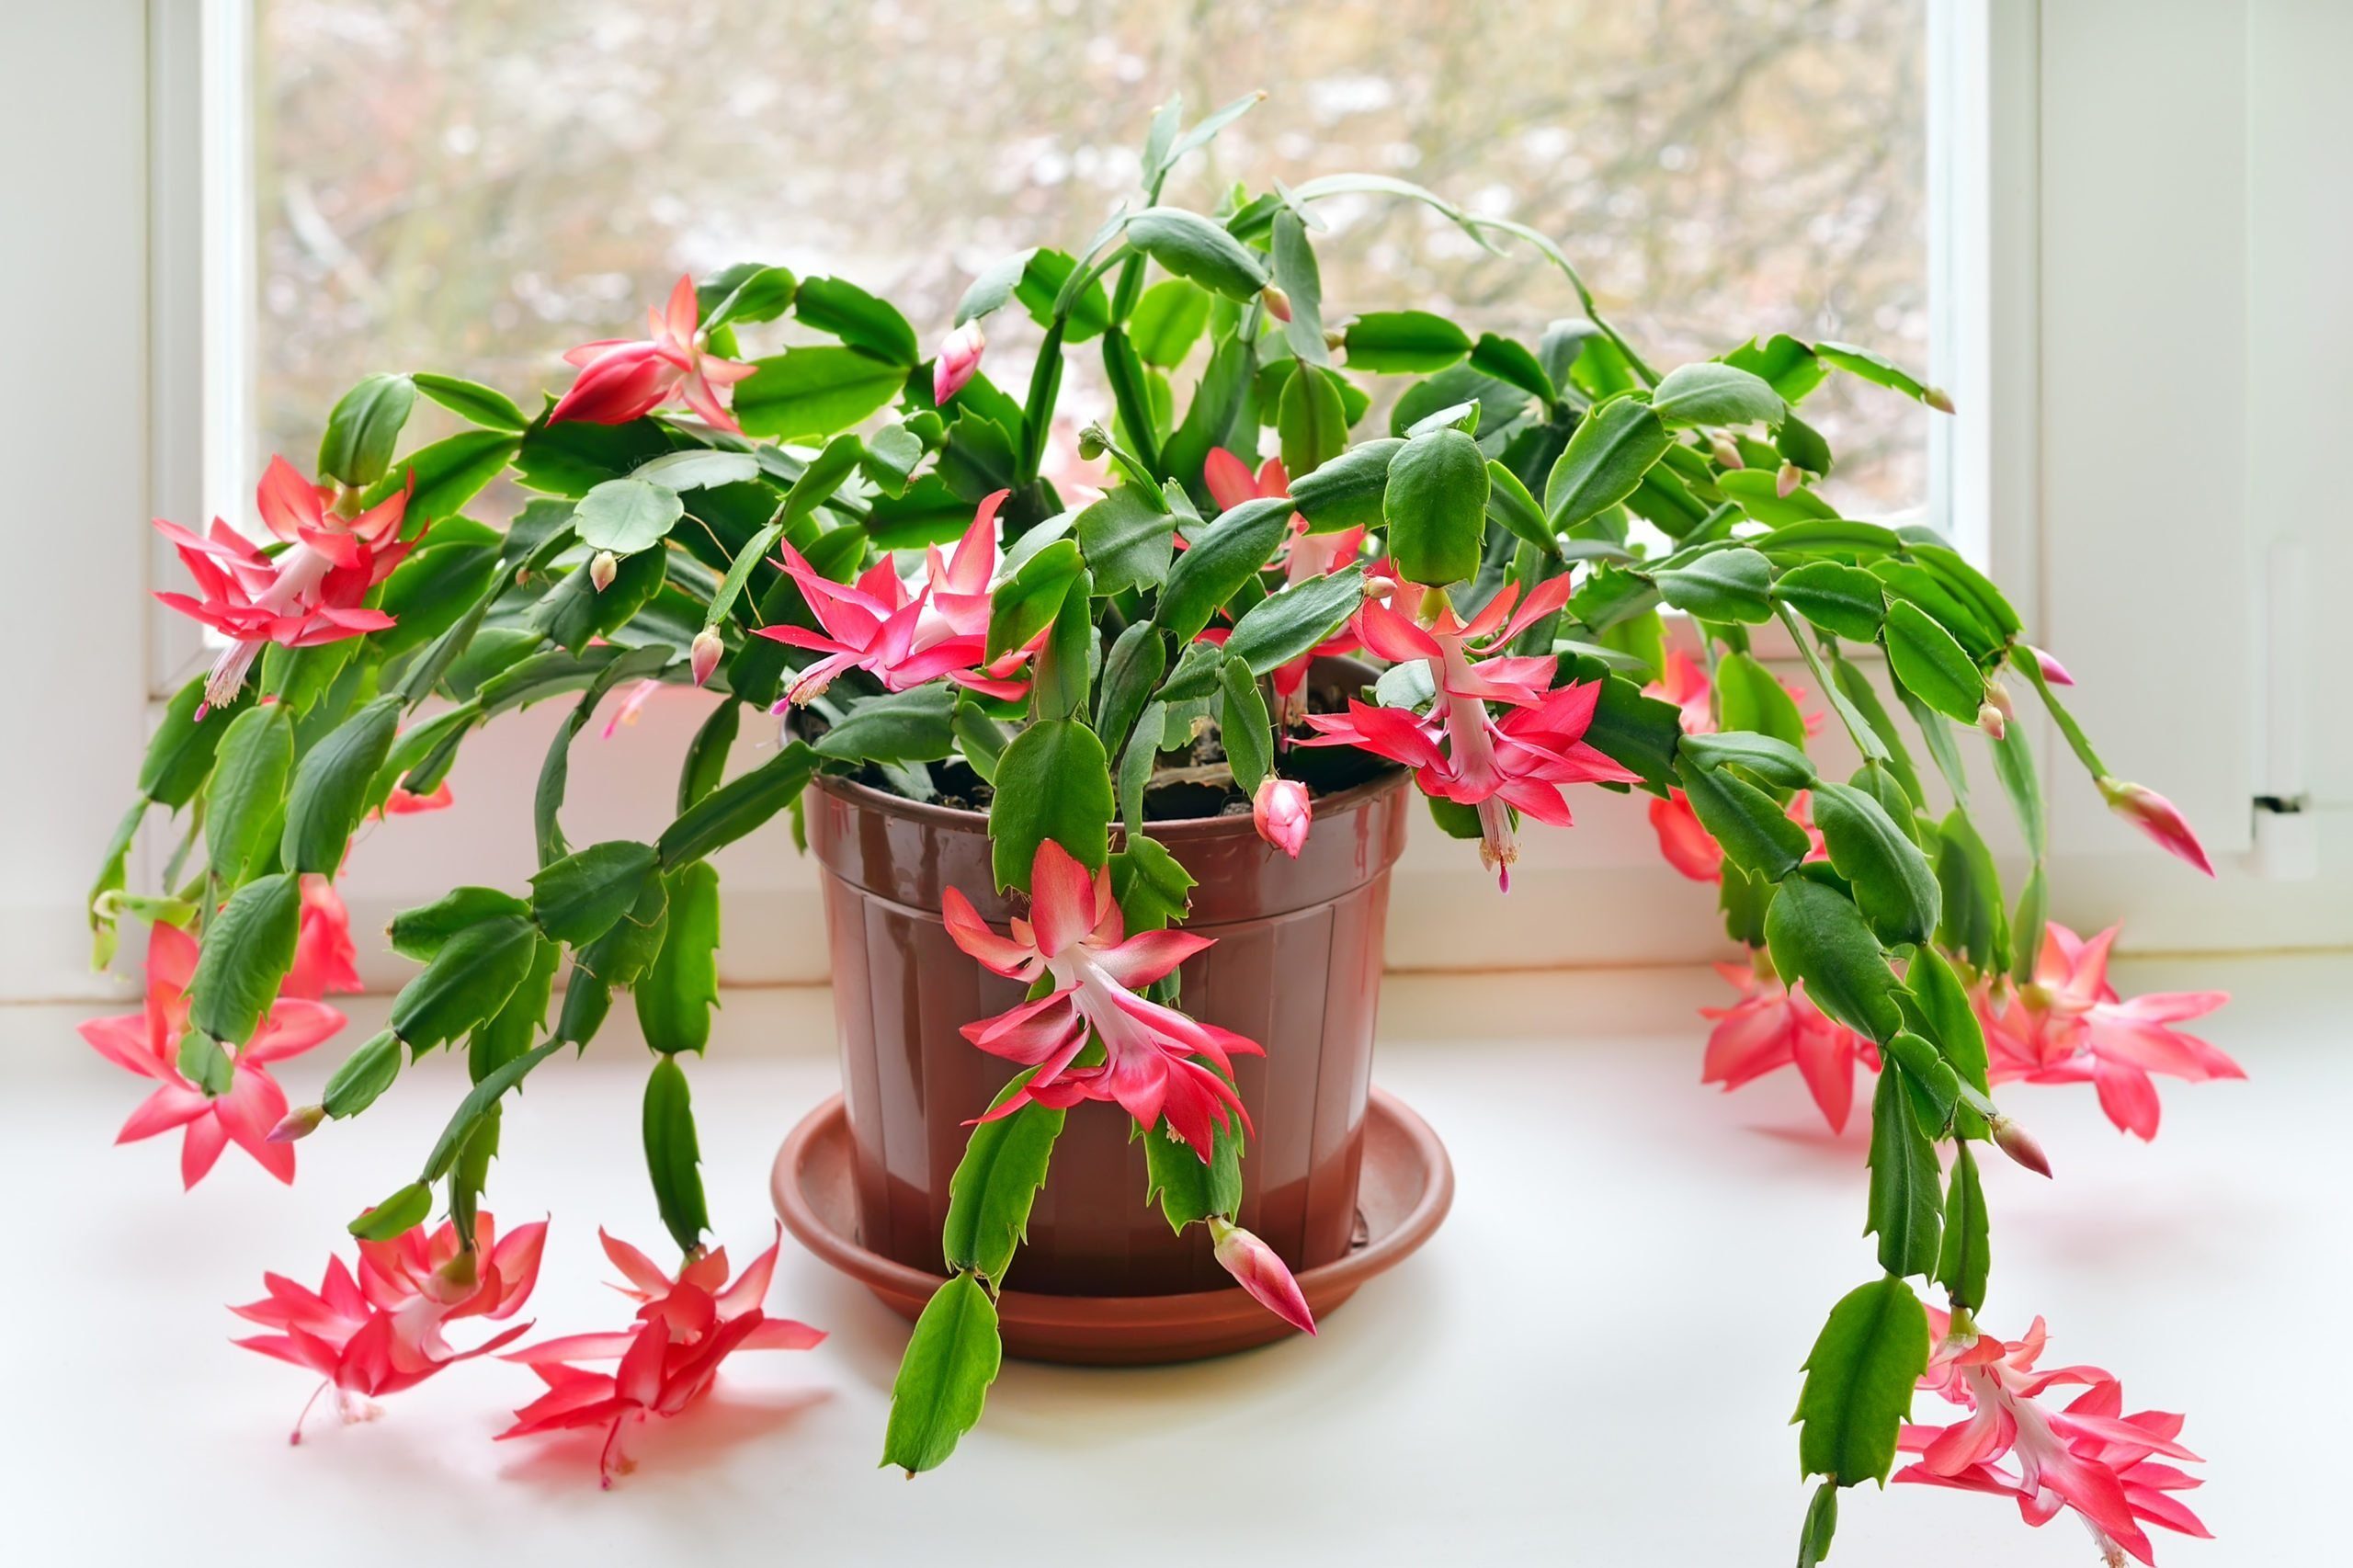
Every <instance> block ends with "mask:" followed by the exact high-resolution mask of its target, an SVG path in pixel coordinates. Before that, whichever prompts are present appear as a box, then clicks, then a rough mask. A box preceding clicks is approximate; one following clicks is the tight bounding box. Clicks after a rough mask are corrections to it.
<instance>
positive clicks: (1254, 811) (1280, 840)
mask: <svg viewBox="0 0 2353 1568" xmlns="http://www.w3.org/2000/svg"><path fill="white" fill-rule="evenodd" d="M1313 815H1314V807H1313V806H1312V805H1311V804H1309V802H1308V799H1307V786H1306V785H1304V784H1301V783H1299V782H1297V781H1296V780H1294V779H1290V778H1276V777H1275V776H1274V775H1273V774H1271V773H1270V774H1268V775H1267V777H1266V778H1263V779H1261V780H1260V781H1259V784H1258V792H1257V794H1256V795H1255V796H1253V797H1252V798H1251V801H1250V820H1251V821H1252V822H1253V823H1255V824H1256V825H1257V828H1258V836H1259V837H1261V838H1263V839H1265V840H1266V841H1267V843H1269V844H1271V845H1273V846H1275V847H1276V848H1278V849H1279V850H1281V851H1282V852H1283V853H1284V854H1286V855H1288V856H1290V858H1292V859H1294V860H1296V859H1298V858H1299V850H1300V846H1302V845H1303V844H1305V843H1306V842H1307V827H1308V823H1309V821H1310V820H1311V819H1312V818H1313Z"/></svg>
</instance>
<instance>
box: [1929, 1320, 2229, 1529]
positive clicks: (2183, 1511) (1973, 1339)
mask: <svg viewBox="0 0 2353 1568" xmlns="http://www.w3.org/2000/svg"><path fill="white" fill-rule="evenodd" d="M1928 1315H1929V1320H1930V1322H1931V1324H1932V1325H1933V1326H1934V1328H1935V1331H1936V1333H1937V1335H1938V1345H1937V1348H1936V1351H1935V1354H1934V1355H1932V1356H1931V1357H1930V1358H1929V1361H1928V1370H1927V1375H1926V1376H1925V1377H1923V1378H1922V1379H1921V1380H1920V1383H1919V1386H1920V1388H1921V1389H1922V1390H1923V1391H1924V1392H1929V1393H1933V1394H1936V1395H1938V1397H1939V1398H1942V1399H1944V1400H1947V1401H1949V1402H1950V1403H1953V1404H1956V1405H1959V1406H1961V1408H1962V1409H1963V1410H1965V1411H1967V1412H1969V1414H1968V1415H1966V1416H1965V1417H1964V1418H1962V1419H1961V1420H1959V1421H1956V1422H1954V1423H1953V1424H1952V1425H1951V1426H1942V1427H1938V1426H1915V1425H1910V1424H1907V1425H1906V1426H1904V1429H1903V1432H1902V1435H1901V1437H1900V1446H1901V1448H1902V1449H1903V1450H1904V1452H1905V1453H1911V1454H1917V1455H1919V1456H1920V1458H1919V1462H1918V1463H1916V1464H1910V1465H1906V1466H1905V1467H1904V1469H1902V1470H1900V1471H1896V1474H1895V1479H1896V1480H1897V1481H1899V1482H1913V1483H1920V1484H1924V1485H1929V1486H1950V1487H1955V1488H1958V1489H1960V1490H1962V1491H1968V1492H1990V1493H1993V1494H1996V1495H2000V1496H2006V1497H2010V1498H2014V1499H2015V1500H2016V1501H2017V1503H2018V1514H2019V1516H2020V1517H2022V1518H2024V1519H2025V1520H2026V1522H2027V1523H2028V1524H2029V1525H2042V1524H2047V1523H2048V1522H2050V1520H2051V1519H2052V1517H2054V1516H2055V1515H2057V1514H2058V1512H2059V1510H2060V1509H2062V1508H2071V1509H2073V1510H2075V1515H2076V1517H2079V1518H2081V1519H2082V1520H2083V1522H2084V1526H2085V1528H2087V1529H2089V1530H2090V1531H2091V1534H2092V1540H2093V1542H2094V1543H2095V1545H2097V1548H2098V1550H2099V1552H2100V1557H2101V1560H2102V1561H2103V1562H2106V1563H2108V1564H2109V1568H2123V1563H2124V1560H2125V1557H2126V1555H2127V1554H2128V1553H2129V1554H2130V1555H2131V1557H2132V1558H2133V1559H2135V1560H2136V1561H2138V1562H2145V1563H2152V1564H2154V1562H2156V1555H2155V1549H2154V1547H2152V1546H2151V1545H2150V1544H2149V1537H2148V1532H2147V1531H2146V1530H2144V1529H2143V1528H2142V1526H2143V1523H2147V1524H2152V1525H2157V1526H2160V1527H2162V1528H2165V1529H2169V1530H2174V1531H2177V1532H2178V1533H2180V1534H2182V1535H2187V1536H2194V1537H2197V1538H2198V1539H2200V1540H2208V1539H2211V1537H2210V1535H2209V1532H2208V1531H2207V1528H2206V1527H2205V1526H2204V1525H2203V1524H2202V1523H2200V1521H2199V1518H2198V1516H2197V1515H2195V1514H2193V1513H2191V1512H2190V1511H2189V1510H2188V1508H2186V1507H2184V1506H2182V1505H2181V1504H2180V1503H2179V1502H2177V1501H2176V1500H2175V1499H2174V1498H2173V1497H2172V1496H2171V1495H2170V1494H2172V1493H2176V1492H2184V1491H2188V1490H2189V1489H2190V1488H2192V1487H2195V1486H2198V1485H2200V1484H2201V1483H2200V1481H2199V1479H2198V1478H2197V1477H2194V1476H2191V1475H2189V1474H2188V1473H2186V1472H2185V1471H2182V1470H2180V1469H2178V1468H2177V1467H2176V1466H2174V1465H2170V1464H2165V1463H2161V1462H2158V1456H2163V1458H2165V1459H2175V1460H2188V1461H2189V1462H2192V1463H2195V1462H2197V1460H2198V1456H2197V1455H2196V1454H2193V1453H2191V1452H2190V1451H2189V1450H2188V1449H2185V1448H2183V1447H2182V1446H2181V1445H2180V1444H2179V1443H2178V1442H2177V1441H2176V1440H2175V1439H2176V1438H2177V1437H2179V1436H2180V1435H2181V1428H2182V1418H2181V1417H2180V1416H2178V1415H2169V1414H2166V1413H2165V1412H2162V1411H2154V1410H2150V1411H2143V1412H2140V1413H2139V1414H2137V1415H2125V1414H2124V1386H2123V1384H2122V1383H2120V1381H2117V1379H2116V1378H2115V1377H2113V1376H2112V1375H2110V1374H2109V1373H2108V1372H2105V1371H2102V1370H2101V1369H2099V1368H2097V1367H2059V1368H2053V1369H2049V1370H2041V1369H2037V1368H2036V1366H2035V1364H2034V1363H2035V1361H2036V1359H2037V1358H2040V1356H2041V1354H2042V1350H2043V1346H2044V1343H2045V1340H2046V1338H2047V1334H2046V1331H2045V1330H2044V1328H2043V1324H2042V1320H2041V1319H2040V1318H2037V1319H2035V1320H2034V1323H2033V1324H2032V1326H2030V1327H2029V1328H2028V1330H2027V1333H2026V1337H2025V1338H2024V1339H2021V1340H2018V1341H2016V1342H2014V1343H2007V1344H2006V1343H2004V1342H2003V1341H2001V1340H1999V1339H1995V1338H1993V1337H1991V1336H1985V1337H1980V1336H1979V1335H1977V1334H1976V1333H1975V1332H1973V1330H1972V1329H1971V1328H1968V1327H1961V1328H1955V1327H1954V1326H1953V1325H1952V1324H1951V1323H1950V1321H1949V1319H1948V1318H1947V1316H1946V1314H1945V1313H1943V1312H1936V1311H1934V1310H1931V1311H1930V1312H1929V1314H1928ZM2062 1386H2067V1387H2080V1388H2082V1389H2083V1390H2084V1392H2082V1393H2080V1394H2078V1395H2076V1396H2075V1399H2074V1400H2073V1401H2072V1402H2070V1403H2068V1404H2067V1405H2066V1406H2065V1407H2064V1408H2063V1409H2059V1410H2051V1409H2047V1408H2045V1407H2044V1406H2043V1405H2042V1404H2041V1403H2039V1396H2040V1395H2041V1394H2042V1393H2044V1392H2047V1391H2048V1390H2051V1389H2053V1388H2058V1387H2062ZM2005 1459H2007V1460H2010V1461H2011V1467H2010V1468H2009V1469H2003V1468H2001V1461H2002V1460H2005Z"/></svg>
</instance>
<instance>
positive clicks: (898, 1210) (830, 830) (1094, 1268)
mask: <svg viewBox="0 0 2353 1568" xmlns="http://www.w3.org/2000/svg"><path fill="white" fill-rule="evenodd" d="M1404 782H1405V779H1404V774H1403V773H1392V774H1387V775H1383V776H1382V777H1381V778H1376V779H1375V780H1373V781H1372V782H1370V783H1367V784H1363V785H1359V786H1358V787H1357V788H1355V789H1352V790H1345V791H1343V792H1341V793H1339V794H1336V795H1332V796H1328V797H1326V798H1324V799H1323V800H1319V801H1316V803H1315V824H1314V828H1313V831H1312V832H1311V833H1310V834H1309V835H1308V837H1307V844H1306V846H1305V847H1304V848H1302V850H1301V852H1300V857H1299V859H1298V860H1297V861H1296V862H1294V861H1291V860H1290V859H1287V858H1285V857H1284V856H1283V855H1282V853H1281V852H1280V851H1279V850H1277V849H1275V848H1273V847H1272V846H1268V845H1267V844H1266V843H1264V842H1263V841H1261V840H1260V839H1259V837H1258V835H1257V834H1256V832H1255V831H1254V830H1253V828H1252V826H1251V823H1250V818H1249V817H1248V816H1247V815H1246V814H1244V815H1236V816H1223V817H1207V818H1199V819H1195V820H1189V821H1183V822H1165V823H1154V824H1152V829H1151V831H1152V835H1153V836H1154V838H1156V839H1158V840H1160V841H1161V842H1162V843H1163V844H1165V845H1166V846H1168V849H1169V851H1170V852H1171V853H1172V854H1174V855H1175V856H1176V858H1177V860H1178V861H1179V862H1180V863H1182V864H1183V866H1184V867H1185V869H1187V870H1188V871H1189V872H1191V873H1192V874H1193V876H1194V878H1195V879H1196V880H1197V881H1198V882H1199V886H1197V887H1195V888H1194V890H1193V914H1192V917H1191V918H1190V919H1189V920H1188V922H1187V923H1186V928H1187V929H1188V930H1190V931H1195V932H1198V933H1199V934H1200V935H1202V936H1204V937H1214V938H1216V941H1217V945H1216V946H1215V947H1212V948H1211V949H1208V950H1207V951H1206V952H1203V953H1201V954H1199V956H1197V957H1195V958H1194V959H1192V960H1190V961H1188V963H1187V964H1186V965H1185V967H1184V970H1183V976H1184V980H1183V987H1184V995H1183V1005H1184V1006H1185V1009H1186V1011H1188V1012H1189V1013H1192V1014H1194V1015H1195V1016H1196V1017H1200V1018H1201V1019H1203V1020H1204V1021H1206V1022H1209V1023H1212V1024H1217V1025H1219V1026H1221V1027H1222V1028H1229V1029H1233V1030H1234V1031H1236V1032H1237V1033H1240V1034H1245V1035H1247V1036H1249V1037H1250V1038H1251V1039H1253V1040H1257V1041H1258V1042H1259V1043H1260V1044H1262V1045H1264V1046H1265V1047H1266V1048H1267V1055H1266V1057H1265V1058H1264V1059H1263V1060H1261V1059H1258V1058H1254V1057H1241V1058H1237V1059H1236V1062H1235V1065H1236V1069H1237V1073H1236V1077H1237V1086H1238V1087H1239V1089H1240V1091H1241V1094H1242V1101H1243V1104H1244V1105H1245V1106H1246V1107H1248V1108H1249V1111H1250V1116H1251V1119H1252V1120H1253V1121H1254V1122H1256V1126H1257V1136H1256V1138H1254V1139H1252V1140H1251V1141H1250V1143H1249V1145H1248V1153H1247V1154H1246V1155H1245V1159H1244V1162H1243V1167H1242V1168H1243V1179H1244V1189H1245V1199H1244V1200H1243V1206H1242V1214H1241V1221H1242V1223H1243V1224H1245V1225H1246V1226H1248V1227H1249V1228H1250V1229H1252V1230H1254V1231H1256V1232H1257V1233H1259V1234H1260V1235H1261V1236H1264V1237H1265V1238H1266V1239H1267V1242H1269V1243H1270V1244H1273V1245H1274V1247H1275V1248H1276V1249H1277V1250H1278V1251H1279V1252H1280V1253H1281V1254H1282V1256H1283V1258H1284V1260H1285V1261H1286V1262H1288V1263H1289V1264H1290V1265H1291V1267H1294V1268H1309V1267H1315V1266H1316V1265H1318V1264H1323V1263H1328V1262H1331V1261H1332V1260H1333V1259H1335V1258H1336V1257H1338V1256H1341V1255H1342V1254H1344V1253H1346V1252H1347V1250H1348V1246H1349V1243H1350V1240H1351V1238H1352V1236H1353V1233H1354V1232H1355V1229H1356V1219H1357V1202H1356V1192H1357V1173H1358V1165H1359V1162H1360V1159H1361V1156H1362V1153H1363V1137H1364V1112H1365V1095H1366V1091H1367V1090H1368V1088H1369V1087H1370V1082H1371V1070H1372V1031H1373V1017H1374V1007H1375V1004H1376V1001H1377V999H1378V994H1379V988H1380V984H1381V930H1382V923H1383V920H1384V917H1385V916H1386V914H1387V911H1388V903H1389V869H1390V867H1391V866H1392V864H1393V863H1394V862H1395V860H1396V858H1397V857H1398V855H1399V853H1400V852H1401V851H1402V850H1403V849H1404V844H1405V808H1406V805H1407V802H1408V800H1409V797H1408V796H1407V794H1406V793H1405V790H1404ZM805 799H806V801H807V809H808V823H809V842H810V846H811V847H812V848H813V850H814V851H815V852H816V856H817V859H818V863H819V864H820V866H821V867H822V868H823V869H824V878H823V881H824V893H825V919H826V927H827V930H828V931H829V932H830V934H831V937H832V946H833V972H834V1013H835V1027H836V1028H837V1031H838V1033H839V1035H840V1038H841V1047H842V1093H843V1096H844V1098H845V1100H846V1101H847V1109H848V1118H849V1127H850V1136H851V1140H852V1142H853V1145H854V1151H855V1164H856V1168H857V1187H858V1241H859V1242H860V1243H861V1244H863V1245H865V1246H867V1247H869V1248H871V1249H872V1250H874V1251H876V1252H879V1253H881V1254H882V1255H883V1256H887V1257H891V1258H893V1259H896V1260H897V1261H899V1262H902V1263H905V1264H909V1265H911V1266H913V1267H918V1268H926V1269H931V1270H935V1271H938V1270H939V1269H940V1268H941V1267H942V1266H941V1261H940V1251H939V1231H940V1225H941V1223H942V1221H944V1220H945V1219H946V1218H947V1212H948V1181H949V1176H951V1175H952V1174H953V1173H954V1171H955V1169H956V1161H957V1159H958V1157H959V1156H960V1155H961V1153H962V1152H963V1147H964V1140H965V1137H966V1132H967V1129H966V1127H965V1125H964V1124H965V1123H966V1122H967V1121H969V1120H970V1119H972V1118H973V1117H976V1116H978V1115H979V1114H980V1113H981V1112H982V1111H983V1109H985V1108H987V1106H988V1103H989V1100H990V1098H991V1096H994V1095H995V1092H996V1091H997V1090H998V1089H999V1088H1001V1087H1002V1086H1003V1085H1004V1084H1005V1082H1006V1079H1007V1078H1009V1077H1011V1076H1012V1074H1013V1069H1012V1068H1011V1067H1010V1066H1008V1064H1007V1063H1006V1062H1002V1061H1000V1060H998V1059H997V1058H995V1057H993V1056H990V1055H988V1054H986V1053H985V1052H983V1051H980V1050H978V1049H976V1048H975V1047H974V1046H973V1045H972V1043H971V1042H970V1041H968V1040H965V1039H964V1038H963V1036H962V1035H961V1033H959V1032H958V1030H959V1028H961V1026H962V1025H964V1024H967V1023H970V1022H972V1020H973V1019H976V1018H982V1017H988V1016H989V1015H990V1014H993V1013H997V1012H1001V1011H1003V1010H1004V1009H1005V1008H1007V1007H1010V1006H1013V1005H1014V1004H1015V1003H1017V1002H1018V1001H1020V1000H1021V997H1022V987H1021V986H1020V985H1018V984H1017V983H1014V982H1012V981H1009V980H1006V979H1004V978H1002V977H1001V976H998V975H995V974H991V973H989V972H988V971H985V970H983V968H981V966H980V965H979V964H977V963H975V962H973V961H972V960H971V959H970V958H968V957H966V956H965V955H964V954H963V953H962V952H961V951H960V950H959V949H957V947H956V945H955V944H954V943H953V942H951V941H949V937H948V933H947V931H946V929H945V927H943V926H941V924H940V919H939V905H940V894H941V893H942V892H943V891H945V890H946V889H948V888H949V887H954V888H957V889H960V890H961V892H963V893H964V894H965V895H966V896H967V897H969V898H971V899H972V903H973V904H974V905H975V907H977V908H978V909H979V911H980V913H981V915H982V917H983V918H984V919H986V920H988V921H989V922H990V923H992V924H993V925H995V926H1003V925H1004V924H1005V922H1006V918H1007V917H1008V916H1009V915H1012V914H1014V913H1016V906H1015V905H1014V904H1012V903H1008V901H1007V900H1006V899H1005V898H1003V897H1000V896H999V895H998V894H997V893H996V892H995V890H994V888H993V886H992V882H991V877H990V869H989V841H988V822H987V819H986V818H985V817H983V816H982V815H981V814H980V813H978V812H966V811H952V810H949V809H947V808H944V807H939V806H930V805H923V804H919V803H917V802H915V801H905V800H902V799H900V798H899V797H897V796H894V795H888V794H884V793H882V792H881V791H880V790H870V789H868V788H866V787H865V786H863V785H859V784H854V783H850V782H848V781H847V780H845V779H840V778H824V777H821V778H818V779H817V781H816V782H815V784H814V786H813V787H812V789H811V790H810V791H809V793H808V795H807V796H806V797H805ZM1144 1191H1145V1176H1144V1159H1143V1150H1142V1147H1141V1146H1140V1145H1137V1144H1132V1143H1131V1142H1130V1141H1129V1139H1128V1119H1127V1116H1126V1115H1125V1113H1123V1112H1122V1111H1120V1108H1118V1107H1117V1106H1114V1105H1094V1104H1088V1105H1082V1106H1079V1107H1077V1108H1074V1110H1073V1111H1072V1112H1071V1113H1070V1119H1069V1120H1068V1122H1067V1123H1066V1124H1065V1126H1064V1128H1063V1134H1062V1138H1061V1141H1060V1142H1059V1143H1058V1144H1057V1145H1056V1147H1055V1150H1054V1162H1053V1174H1052V1176H1051V1179H1049V1180H1048V1182H1047V1184H1046V1188H1045V1190H1044V1191H1043V1192H1041V1193H1040V1194H1039V1197H1038V1201H1037V1205H1036V1207H1035V1208H1034V1209H1033V1210H1032V1211H1031V1214H1030V1221H1029V1242H1028V1244H1026V1245H1024V1246H1023V1247H1022V1249H1021V1252H1020V1254H1019V1256H1018V1257H1017V1259H1016V1260H1015V1262H1014V1265H1013V1268H1012V1271H1011V1273H1010V1275H1009V1277H1008V1282H1009V1283H1010V1284H1011V1285H1013V1286H1014V1287H1015V1288H1017V1289H1019V1290H1036V1291H1044V1292H1048V1293H1052V1294H1061V1295H1158V1294H1165V1293H1167V1292H1172V1291H1179V1290H1206V1289H1211V1288H1214V1287H1216V1286H1218V1285H1221V1284H1222V1283H1224V1281H1225V1276H1224V1274H1223V1273H1222V1271H1221V1270H1220V1269H1219V1268H1218V1267H1217V1264H1216V1261H1215V1259H1213V1258H1212V1257H1211V1256H1210V1246H1209V1240H1208V1237H1207V1236H1206V1235H1204V1234H1202V1233H1200V1230H1199V1227H1196V1228H1195V1230H1194V1231H1193V1233H1190V1234H1188V1235H1187V1236H1186V1237H1185V1238H1184V1239H1183V1240H1182V1241H1181V1242H1180V1241H1179V1240H1178V1239H1177V1238H1176V1237H1175V1236H1173V1235H1171V1234H1170V1233H1169V1230H1168V1225H1167V1222H1166V1221H1165V1220H1163V1219H1162V1218H1161V1217H1160V1211H1159V1210H1158V1209H1157V1208H1156V1207H1147V1205H1146V1204H1145V1201H1144Z"/></svg>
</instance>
